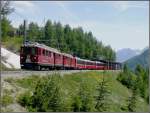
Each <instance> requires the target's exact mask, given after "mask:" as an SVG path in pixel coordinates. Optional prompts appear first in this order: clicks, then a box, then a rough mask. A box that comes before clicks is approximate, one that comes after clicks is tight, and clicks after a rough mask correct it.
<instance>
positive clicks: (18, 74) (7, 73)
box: [1, 70, 89, 78]
mask: <svg viewBox="0 0 150 113" xmlns="http://www.w3.org/2000/svg"><path fill="white" fill-rule="evenodd" d="M85 71H89V70H56V71H24V70H23V71H1V77H2V78H7V77H25V76H31V75H41V76H43V75H51V74H54V73H59V74H61V75H63V74H71V73H77V72H85Z"/></svg>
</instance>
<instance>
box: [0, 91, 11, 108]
mask: <svg viewBox="0 0 150 113" xmlns="http://www.w3.org/2000/svg"><path fill="white" fill-rule="evenodd" d="M11 103H13V98H12V97H11V96H10V95H8V94H6V95H4V96H2V106H7V105H9V104H11Z"/></svg>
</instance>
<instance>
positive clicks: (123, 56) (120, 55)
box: [116, 48, 141, 62]
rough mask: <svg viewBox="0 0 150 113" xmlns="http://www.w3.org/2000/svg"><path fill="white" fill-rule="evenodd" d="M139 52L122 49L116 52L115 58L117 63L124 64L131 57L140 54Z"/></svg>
mask: <svg viewBox="0 0 150 113" xmlns="http://www.w3.org/2000/svg"><path fill="white" fill-rule="evenodd" d="M140 52H141V51H140V50H134V49H130V48H124V49H121V50H118V51H117V54H116V57H117V61H118V62H124V61H126V60H128V59H130V58H132V57H133V56H136V55H138V54H140Z"/></svg>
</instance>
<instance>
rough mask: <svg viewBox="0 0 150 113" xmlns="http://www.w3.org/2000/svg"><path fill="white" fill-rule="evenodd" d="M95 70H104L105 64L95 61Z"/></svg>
mask: <svg viewBox="0 0 150 113" xmlns="http://www.w3.org/2000/svg"><path fill="white" fill-rule="evenodd" d="M96 69H97V70H104V69H106V66H105V64H104V63H102V62H98V61H96Z"/></svg>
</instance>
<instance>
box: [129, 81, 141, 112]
mask: <svg viewBox="0 0 150 113" xmlns="http://www.w3.org/2000/svg"><path fill="white" fill-rule="evenodd" d="M137 92H138V89H137V83H135V85H134V86H133V89H132V96H131V97H129V99H128V106H127V107H128V111H130V112H135V111H136V103H137Z"/></svg>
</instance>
